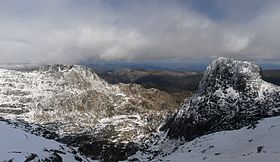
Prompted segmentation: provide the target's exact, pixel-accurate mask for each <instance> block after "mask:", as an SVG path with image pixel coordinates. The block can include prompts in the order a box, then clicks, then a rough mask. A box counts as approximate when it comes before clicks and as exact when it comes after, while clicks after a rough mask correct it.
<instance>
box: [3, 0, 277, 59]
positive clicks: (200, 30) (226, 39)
mask: <svg viewBox="0 0 280 162" xmlns="http://www.w3.org/2000/svg"><path fill="white" fill-rule="evenodd" d="M279 7H280V4H279V3H278V2H277V1H271V0H270V1H258V0H255V1H253V0H248V1H241V0H237V1H222V0H209V1H206V2H205V1H204V3H203V1H202V0H196V1H195V0H192V1H190V0H186V1H182V0H174V1H167V0H141V1H140V0H79V1H78V0H59V1H58V0H48V1H46V0H4V1H1V2H0V29H1V30H0V55H1V62H5V63H7V62H9V63H13V62H31V63H55V62H56V63H78V62H81V61H87V60H128V61H137V60H141V61H142V60H159V59H173V60H176V59H177V60H182V59H197V60H203V59H210V58H212V57H217V56H232V57H237V58H245V59H255V60H279V53H278V51H280V35H279V32H278V30H279V28H280V11H278V8H279Z"/></svg>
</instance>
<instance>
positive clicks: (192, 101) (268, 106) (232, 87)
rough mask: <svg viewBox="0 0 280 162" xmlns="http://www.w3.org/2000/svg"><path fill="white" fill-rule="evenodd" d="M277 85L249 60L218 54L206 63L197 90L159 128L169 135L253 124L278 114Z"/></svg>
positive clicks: (191, 136)
mask: <svg viewBox="0 0 280 162" xmlns="http://www.w3.org/2000/svg"><path fill="white" fill-rule="evenodd" d="M279 111H280V88H279V87H278V86H275V85H273V84H270V83H267V82H265V81H264V80H262V72H261V68H260V67H259V66H258V65H256V64H254V63H252V62H249V61H238V60H234V59H231V58H223V57H220V58H218V59H217V60H215V61H213V63H212V64H211V65H209V66H208V68H207V70H206V71H205V73H204V77H203V79H202V80H201V82H200V85H199V89H198V91H197V93H196V94H195V95H194V96H193V97H191V98H189V99H187V100H186V101H185V103H184V104H183V106H182V107H181V109H180V110H179V111H178V112H177V113H176V114H175V115H174V116H172V117H171V118H170V119H169V120H168V121H167V122H166V124H165V125H164V126H163V127H162V128H161V130H164V131H167V136H168V137H169V138H180V137H184V138H185V139H187V140H192V139H194V138H195V137H198V136H201V135H204V134H209V133H212V132H218V131H223V130H233V129H239V128H241V127H244V126H254V125H255V124H256V121H257V120H259V119H261V118H265V117H271V116H277V115H279Z"/></svg>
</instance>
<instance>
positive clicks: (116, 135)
mask: <svg viewBox="0 0 280 162" xmlns="http://www.w3.org/2000/svg"><path fill="white" fill-rule="evenodd" d="M174 105H176V104H175V100H174V99H173V98H172V96H170V95H169V94H167V93H165V92H161V91H158V90H156V89H148V90H147V89H144V88H142V87H141V86H137V85H124V84H119V85H110V84H108V83H107V82H106V81H104V80H102V79H101V78H100V77H99V76H98V75H97V74H96V73H94V72H93V71H92V70H91V69H89V68H86V67H83V66H78V65H51V66H30V65H29V66H19V65H9V66H2V67H1V68H0V117H1V116H2V117H5V118H9V119H23V120H25V121H28V122H30V123H38V124H42V125H45V126H47V127H49V128H51V129H53V130H55V131H56V132H57V133H60V134H66V133H69V134H72V133H82V132H94V134H96V136H100V135H101V136H102V137H109V138H108V140H114V141H122V142H125V141H136V140H138V139H140V138H141V137H143V136H144V135H145V134H147V133H148V132H151V131H153V130H154V129H156V127H157V126H158V124H159V122H160V121H161V120H162V119H163V118H164V117H165V116H166V115H167V114H170V113H172V111H174V110H175V109H176V108H175V107H174ZM115 119H118V122H115V121H114V120H115Z"/></svg>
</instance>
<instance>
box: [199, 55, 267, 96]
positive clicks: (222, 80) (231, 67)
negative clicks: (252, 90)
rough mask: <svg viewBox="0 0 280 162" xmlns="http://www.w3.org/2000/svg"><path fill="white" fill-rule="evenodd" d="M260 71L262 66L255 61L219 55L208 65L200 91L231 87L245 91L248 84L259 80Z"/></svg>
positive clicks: (205, 91)
mask: <svg viewBox="0 0 280 162" xmlns="http://www.w3.org/2000/svg"><path fill="white" fill-rule="evenodd" d="M260 73H261V68H260V67H259V66H258V65H256V64H254V63H253V62H250V61H239V60H234V59H232V58H225V57H219V58H218V59H216V60H214V61H213V62H212V64H210V65H209V66H208V67H207V70H206V71H205V73H204V77H203V79H202V80H201V82H200V85H199V92H200V93H209V91H211V92H213V91H215V90H217V89H219V88H223V89H226V88H229V87H232V88H233V89H235V90H238V91H245V90H246V88H248V87H247V85H248V84H252V83H253V82H257V81H258V80H259V79H260V78H261V74H260Z"/></svg>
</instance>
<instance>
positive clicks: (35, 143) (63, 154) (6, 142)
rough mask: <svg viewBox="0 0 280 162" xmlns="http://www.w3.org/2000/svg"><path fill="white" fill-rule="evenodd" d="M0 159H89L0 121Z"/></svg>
mask: <svg viewBox="0 0 280 162" xmlns="http://www.w3.org/2000/svg"><path fill="white" fill-rule="evenodd" d="M0 130H1V133H0V161H1V162H2V161H3V162H4V161H7V162H8V161H9V162H23V161H26V162H33V161H34V162H35V161H57V162H59V161H64V162H75V161H80V162H82V161H84V162H86V161H90V160H89V159H86V158H84V157H83V156H81V155H80V154H79V153H77V150H75V149H73V148H71V147H68V146H66V145H64V144H61V143H58V142H56V141H54V140H49V139H45V138H43V137H39V136H36V135H33V134H30V133H28V132H25V131H23V130H21V129H20V128H19V127H15V126H13V125H9V124H7V123H6V122H5V121H0Z"/></svg>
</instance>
